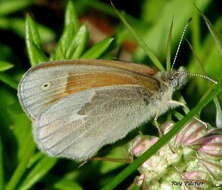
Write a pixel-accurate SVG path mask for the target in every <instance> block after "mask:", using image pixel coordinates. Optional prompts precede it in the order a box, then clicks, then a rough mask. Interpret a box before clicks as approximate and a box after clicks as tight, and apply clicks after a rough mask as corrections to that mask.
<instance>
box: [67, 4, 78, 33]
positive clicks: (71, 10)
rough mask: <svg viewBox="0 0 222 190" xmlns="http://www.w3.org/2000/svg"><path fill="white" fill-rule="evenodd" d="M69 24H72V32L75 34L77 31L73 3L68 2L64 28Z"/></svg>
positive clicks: (76, 18) (76, 19)
mask: <svg viewBox="0 0 222 190" xmlns="http://www.w3.org/2000/svg"><path fill="white" fill-rule="evenodd" d="M71 23H72V24H73V27H74V31H75V32H77V31H78V29H79V22H78V17H77V13H76V9H75V5H74V3H73V1H71V0H69V1H68V4H67V7H66V11H65V27H66V26H68V25H69V24H71Z"/></svg>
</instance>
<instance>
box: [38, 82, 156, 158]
mask: <svg viewBox="0 0 222 190" xmlns="http://www.w3.org/2000/svg"><path fill="white" fill-rule="evenodd" d="M150 96H151V94H150V93H149V91H147V89H145V88H144V87H142V86H139V85H120V86H108V87H98V88H91V89H87V90H84V91H80V92H78V93H75V94H71V95H69V96H67V97H65V98H63V99H61V100H59V101H58V102H57V103H55V104H54V105H52V106H51V107H49V109H47V110H46V111H45V112H43V113H42V114H41V116H40V117H39V120H38V121H36V122H34V136H35V140H36V142H37V144H38V146H39V148H40V149H41V150H42V151H43V152H46V153H48V154H49V155H52V156H56V157H66V158H71V159H74V160H86V159H88V158H90V157H91V156H93V155H94V154H95V153H96V152H97V151H98V150H99V149H100V148H101V147H102V146H104V145H106V144H109V143H113V142H115V141H117V140H119V139H121V138H123V137H124V136H126V134H127V133H128V132H129V131H131V130H132V129H134V128H136V127H137V126H138V125H139V124H141V123H142V122H144V121H146V120H148V119H149V118H150V117H151V116H152V115H153V114H154V113H152V110H149V109H150V108H149V106H150V102H149V100H150Z"/></svg>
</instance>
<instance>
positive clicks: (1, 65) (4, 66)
mask: <svg viewBox="0 0 222 190" xmlns="http://www.w3.org/2000/svg"><path fill="white" fill-rule="evenodd" d="M12 67H14V65H12V64H11V63H9V62H6V61H0V72H2V71H6V70H9V69H11V68H12Z"/></svg>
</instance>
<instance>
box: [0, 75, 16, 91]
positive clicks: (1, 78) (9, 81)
mask: <svg viewBox="0 0 222 190" xmlns="http://www.w3.org/2000/svg"><path fill="white" fill-rule="evenodd" d="M0 81H2V82H4V83H5V84H7V85H9V86H10V87H12V88H13V89H17V83H16V82H15V81H14V80H13V79H12V78H11V76H9V75H8V74H6V73H0Z"/></svg>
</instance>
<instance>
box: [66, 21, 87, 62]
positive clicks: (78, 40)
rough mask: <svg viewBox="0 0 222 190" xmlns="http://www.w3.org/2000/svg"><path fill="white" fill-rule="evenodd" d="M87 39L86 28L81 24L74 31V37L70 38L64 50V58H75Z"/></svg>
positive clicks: (80, 52) (78, 55) (81, 50)
mask: <svg viewBox="0 0 222 190" xmlns="http://www.w3.org/2000/svg"><path fill="white" fill-rule="evenodd" d="M87 40H88V30H87V28H86V26H84V25H83V26H81V27H80V29H79V31H78V32H77V33H76V35H75V37H74V39H72V40H71V44H70V46H69V48H68V49H67V52H66V59H76V58H79V57H80V55H81V54H82V52H83V50H84V48H85V46H86V43H87Z"/></svg>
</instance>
